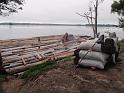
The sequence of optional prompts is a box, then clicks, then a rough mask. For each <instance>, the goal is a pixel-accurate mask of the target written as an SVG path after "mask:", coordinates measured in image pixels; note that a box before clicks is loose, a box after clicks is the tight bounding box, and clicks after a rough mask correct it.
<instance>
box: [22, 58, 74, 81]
mask: <svg viewBox="0 0 124 93" xmlns="http://www.w3.org/2000/svg"><path fill="white" fill-rule="evenodd" d="M69 60H72V56H68V57H63V58H58V59H56V60H54V61H47V62H45V63H42V64H39V65H36V66H33V67H32V68H30V69H29V70H27V71H25V72H24V73H23V74H22V76H21V78H22V79H25V78H33V77H36V76H38V75H40V74H42V73H44V72H45V71H48V70H51V69H53V68H57V64H58V63H61V62H65V61H69Z"/></svg>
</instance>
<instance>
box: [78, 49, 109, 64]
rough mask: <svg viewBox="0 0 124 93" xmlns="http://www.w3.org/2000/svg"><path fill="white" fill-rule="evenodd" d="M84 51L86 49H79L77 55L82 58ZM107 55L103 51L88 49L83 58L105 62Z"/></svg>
mask: <svg viewBox="0 0 124 93" xmlns="http://www.w3.org/2000/svg"><path fill="white" fill-rule="evenodd" d="M86 53H87V51H86V50H81V51H80V52H79V57H80V58H83V57H84V56H85V54H86ZM108 57H109V55H107V54H105V53H101V52H94V51H90V52H88V54H87V55H86V56H85V59H91V60H98V61H102V62H104V63H106V62H107V58H108Z"/></svg>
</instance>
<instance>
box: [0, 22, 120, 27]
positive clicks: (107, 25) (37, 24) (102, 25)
mask: <svg viewBox="0 0 124 93" xmlns="http://www.w3.org/2000/svg"><path fill="white" fill-rule="evenodd" d="M0 25H31V26H33V25H34V26H40V25H41V26H89V27H91V25H89V24H58V23H11V22H10V23H0ZM98 27H118V25H114V24H98Z"/></svg>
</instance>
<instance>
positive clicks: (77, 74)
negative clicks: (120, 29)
mask: <svg viewBox="0 0 124 93" xmlns="http://www.w3.org/2000/svg"><path fill="white" fill-rule="evenodd" d="M119 58H120V59H121V61H120V62H118V63H117V65H112V66H111V67H109V68H108V67H106V69H105V70H98V69H97V70H95V71H92V70H91V69H89V68H75V67H74V65H73V61H67V62H64V63H61V64H59V65H58V67H57V68H55V69H51V70H49V71H47V72H45V73H44V74H41V75H40V76H38V77H37V78H34V79H31V80H27V81H26V82H25V81H24V80H20V79H17V78H10V79H9V80H8V81H6V82H3V83H2V84H1V88H2V91H3V92H2V93H123V91H124V78H123V77H124V61H123V60H124V54H120V56H119Z"/></svg>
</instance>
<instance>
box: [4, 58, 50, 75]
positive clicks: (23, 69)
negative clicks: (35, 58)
mask: <svg viewBox="0 0 124 93" xmlns="http://www.w3.org/2000/svg"><path fill="white" fill-rule="evenodd" d="M47 60H48V59H46V60H43V61H40V62H37V63H32V64H27V65H25V66H18V67H14V68H10V69H6V72H7V73H9V74H15V73H19V72H22V71H25V70H27V69H29V68H31V67H32V66H35V65H38V64H42V63H44V62H46V61H47Z"/></svg>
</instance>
